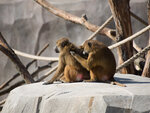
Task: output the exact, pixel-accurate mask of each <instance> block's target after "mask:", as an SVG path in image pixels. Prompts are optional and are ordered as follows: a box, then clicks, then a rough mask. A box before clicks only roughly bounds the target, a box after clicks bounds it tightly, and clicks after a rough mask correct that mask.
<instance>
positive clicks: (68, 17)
mask: <svg viewBox="0 0 150 113" xmlns="http://www.w3.org/2000/svg"><path fill="white" fill-rule="evenodd" d="M34 1H36V2H37V3H38V4H39V5H41V6H42V7H44V8H45V9H47V10H48V11H49V12H51V13H53V14H54V15H56V16H58V17H61V18H63V19H65V20H68V21H71V22H73V23H76V24H80V25H82V26H84V27H86V28H87V29H88V30H90V31H92V32H95V31H96V30H97V29H98V28H99V26H96V25H93V24H91V23H90V22H87V21H86V19H84V18H80V17H77V16H75V15H72V14H70V13H67V12H65V11H63V10H60V9H58V8H56V7H54V6H53V5H52V4H50V3H49V2H47V1H46V0H34ZM111 31H114V30H112V29H109V28H106V27H105V28H104V29H103V30H101V31H100V32H99V33H100V34H102V35H106V36H108V37H109V38H111V39H112V37H113V36H112V35H111V34H110V33H111Z"/></svg>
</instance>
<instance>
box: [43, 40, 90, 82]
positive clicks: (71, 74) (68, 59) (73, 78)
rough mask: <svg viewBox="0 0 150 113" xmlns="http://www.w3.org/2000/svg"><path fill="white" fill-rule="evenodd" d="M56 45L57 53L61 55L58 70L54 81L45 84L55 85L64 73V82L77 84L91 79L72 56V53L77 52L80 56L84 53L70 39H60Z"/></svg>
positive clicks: (53, 78)
mask: <svg viewBox="0 0 150 113" xmlns="http://www.w3.org/2000/svg"><path fill="white" fill-rule="evenodd" d="M56 45H57V46H56V48H55V51H56V53H59V62H58V68H57V70H56V72H55V74H54V76H53V77H52V79H51V80H49V81H48V82H46V83H44V84H50V83H53V81H55V80H56V79H57V77H58V76H60V75H61V74H62V73H64V75H63V77H62V78H61V80H62V81H63V82H77V81H82V80H83V79H89V78H90V76H89V72H88V71H87V70H86V69H85V68H83V67H82V65H81V64H80V63H79V62H78V61H77V60H76V59H75V58H74V57H73V56H72V55H71V54H70V51H76V52H78V53H79V54H80V53H82V52H83V51H82V50H81V49H79V48H78V47H76V46H75V45H74V44H73V43H71V42H70V41H69V40H68V38H61V39H59V40H58V41H57V42H56ZM82 57H86V55H82Z"/></svg>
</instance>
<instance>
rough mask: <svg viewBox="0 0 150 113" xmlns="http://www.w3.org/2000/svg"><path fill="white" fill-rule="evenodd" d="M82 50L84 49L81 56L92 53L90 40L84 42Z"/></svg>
mask: <svg viewBox="0 0 150 113" xmlns="http://www.w3.org/2000/svg"><path fill="white" fill-rule="evenodd" d="M82 48H83V49H84V51H83V54H87V53H89V52H91V51H92V42H91V41H90V40H87V41H85V43H84V44H83V47H82Z"/></svg>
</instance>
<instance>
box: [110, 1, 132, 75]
mask: <svg viewBox="0 0 150 113" xmlns="http://www.w3.org/2000/svg"><path fill="white" fill-rule="evenodd" d="M109 5H110V9H111V12H112V15H113V18H114V21H115V25H116V33H117V37H116V38H117V39H116V40H117V41H121V40H123V39H125V38H127V37H129V36H131V35H132V27H131V18H130V7H129V0H109ZM117 51H118V55H119V64H122V63H123V62H124V61H126V60H127V59H129V58H130V57H132V56H133V46H132V42H131V41H130V42H127V43H125V44H124V45H122V46H121V47H118V49H117ZM121 72H122V73H134V65H133V63H132V64H130V65H128V66H127V67H125V68H123V69H122V70H121Z"/></svg>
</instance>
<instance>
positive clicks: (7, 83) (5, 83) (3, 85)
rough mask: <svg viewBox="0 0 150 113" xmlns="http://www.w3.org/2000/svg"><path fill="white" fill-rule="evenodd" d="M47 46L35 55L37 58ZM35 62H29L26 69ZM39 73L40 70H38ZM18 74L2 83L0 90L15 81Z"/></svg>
mask: <svg viewBox="0 0 150 113" xmlns="http://www.w3.org/2000/svg"><path fill="white" fill-rule="evenodd" d="M48 46H49V44H46V45H44V47H43V48H42V49H41V50H40V51H39V52H38V53H37V56H39V55H41V54H42V53H43V52H44V51H45V50H46V48H47V47H48ZM36 61H37V60H35V59H34V60H32V61H31V62H29V63H28V64H27V65H26V69H28V68H29V67H30V66H31V65H32V64H33V63H34V62H36ZM52 63H53V62H50V63H49V64H48V65H49V66H50V65H51V64H52ZM39 71H41V70H39ZM19 75H20V74H19V73H17V74H15V75H14V76H12V77H11V78H10V79H8V80H7V81H6V82H4V83H3V84H2V85H1V86H0V90H1V89H3V88H4V87H6V86H8V85H9V83H10V82H11V81H13V80H14V79H16V78H17V77H18V76H19Z"/></svg>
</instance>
